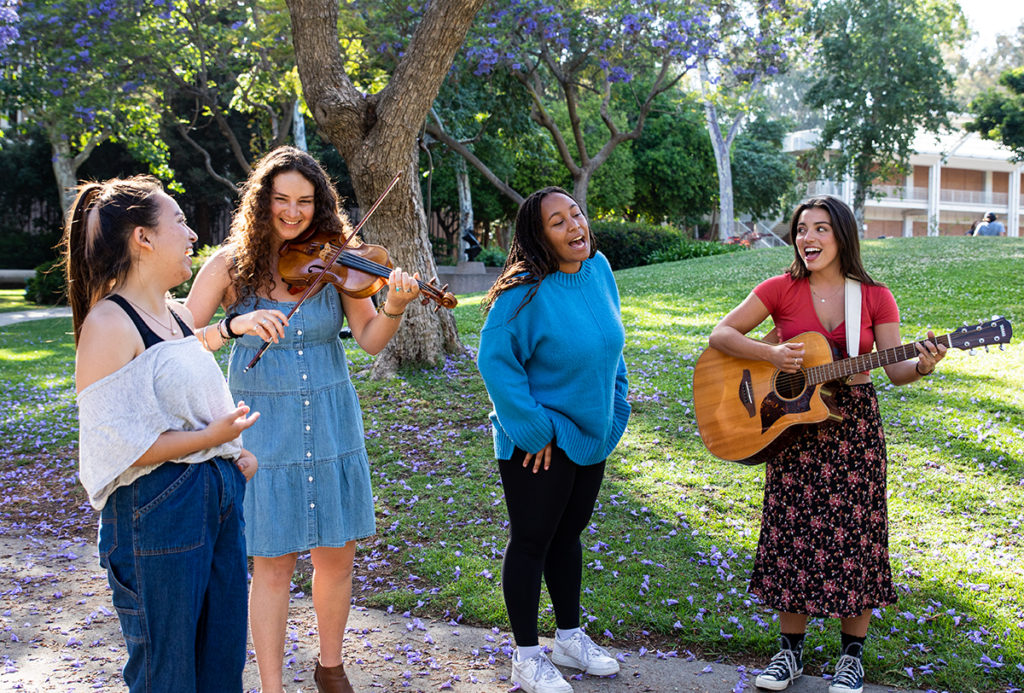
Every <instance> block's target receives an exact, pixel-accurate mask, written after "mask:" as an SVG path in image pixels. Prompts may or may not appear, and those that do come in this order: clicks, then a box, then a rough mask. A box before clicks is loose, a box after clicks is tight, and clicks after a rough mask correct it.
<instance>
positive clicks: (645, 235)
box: [590, 221, 686, 270]
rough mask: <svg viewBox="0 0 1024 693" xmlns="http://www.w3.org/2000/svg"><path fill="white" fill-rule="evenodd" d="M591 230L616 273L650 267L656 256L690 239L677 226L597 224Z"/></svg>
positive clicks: (607, 222)
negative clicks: (630, 268) (628, 269)
mask: <svg viewBox="0 0 1024 693" xmlns="http://www.w3.org/2000/svg"><path fill="white" fill-rule="evenodd" d="M590 228H591V230H592V231H593V232H594V242H595V243H596V244H597V249H598V250H600V251H601V252H602V253H604V254H605V256H606V257H607V258H608V263H609V264H610V265H611V266H612V269H613V270H620V269H626V268H627V267H638V266H640V265H646V264H647V263H648V262H649V261H650V260H649V258H650V257H651V255H652V254H653V253H655V252H657V251H660V250H665V249H667V248H670V247H674V246H676V245H677V244H679V243H680V242H681V241H684V240H686V235H685V234H684V233H683V232H682V231H680V230H679V229H677V228H675V227H673V226H655V225H653V224H643V223H639V222H616V221H594V222H591V224H590Z"/></svg>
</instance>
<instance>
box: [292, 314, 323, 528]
mask: <svg viewBox="0 0 1024 693" xmlns="http://www.w3.org/2000/svg"><path fill="white" fill-rule="evenodd" d="M291 322H292V325H293V326H294V327H295V338H296V344H295V357H296V358H295V361H296V363H297V364H298V379H299V380H298V383H297V388H296V389H297V390H298V391H299V396H300V397H302V424H301V425H302V475H303V477H304V478H305V480H306V484H305V490H306V493H305V504H306V538H307V541H308V542H309V544H311V545H313V544H315V543H316V539H317V531H318V530H317V520H316V504H317V497H316V450H315V449H314V448H315V446H314V445H313V391H312V386H313V380H312V378H311V377H310V369H309V361H308V359H307V358H306V346H307V345H306V337H305V333H306V329H305V324H304V322H303V318H302V308H299V309H298V310H296V311H295V315H293V316H292V320H291Z"/></svg>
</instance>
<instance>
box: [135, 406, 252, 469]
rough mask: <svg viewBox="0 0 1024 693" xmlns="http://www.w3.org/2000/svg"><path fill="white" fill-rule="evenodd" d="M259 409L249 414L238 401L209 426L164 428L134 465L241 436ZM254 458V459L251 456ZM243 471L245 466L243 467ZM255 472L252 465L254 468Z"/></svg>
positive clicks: (174, 458)
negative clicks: (174, 429) (195, 429)
mask: <svg viewBox="0 0 1024 693" xmlns="http://www.w3.org/2000/svg"><path fill="white" fill-rule="evenodd" d="M258 418H260V414H259V412H253V413H252V414H251V415H250V414H249V406H248V405H247V404H245V403H244V402H239V403H238V406H237V407H236V408H235V409H234V410H233V411H231V412H229V413H227V414H225V415H224V416H222V417H220V418H219V419H214V420H213V421H212V422H211V423H210V425H209V426H207V427H206V428H202V429H200V430H198V431H164V432H163V433H161V434H160V436H159V437H158V438H157V439H156V442H154V443H153V444H152V445H151V446H150V447H149V449H148V450H146V452H144V453H142V456H141V457H139V459H137V460H135V462H134V464H132V466H133V467H144V466H146V465H150V464H160V463H161V462H167V461H168V460H176V459H178V458H181V457H185V456H186V455H190V454H192V453H193V452H198V451H199V450H206V449H208V448H215V447H217V446H218V445H223V444H224V443H227V442H228V441H231V440H234V439H235V438H237V437H238V436H240V435H242V431H244V430H245V429H247V428H249V426H252V425H253V424H254V423H256V419H258ZM253 460H255V458H253ZM242 471H243V473H244V471H245V470H244V469H243V470H242ZM253 471H254V472H255V468H254V469H253Z"/></svg>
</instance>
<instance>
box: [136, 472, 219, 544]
mask: <svg viewBox="0 0 1024 693" xmlns="http://www.w3.org/2000/svg"><path fill="white" fill-rule="evenodd" d="M204 467H205V463H200V464H164V465H161V466H160V469H157V470H155V471H153V472H152V473H150V474H147V475H146V476H144V477H141V478H139V479H138V480H136V482H135V484H136V494H137V495H136V499H137V502H138V504H137V505H136V510H135V515H134V523H133V524H134V529H135V546H136V552H137V553H138V555H140V556H146V555H155V554H168V553H182V552H185V551H192V550H194V549H196V548H199V547H200V546H202V545H203V542H204V541H205V534H206V522H205V521H204V518H205V516H206V512H207V504H208V503H209V495H210V484H209V477H208V475H207V474H206V473H205V470H204V469H203V468H204ZM148 498H151V499H152V500H147V499H148Z"/></svg>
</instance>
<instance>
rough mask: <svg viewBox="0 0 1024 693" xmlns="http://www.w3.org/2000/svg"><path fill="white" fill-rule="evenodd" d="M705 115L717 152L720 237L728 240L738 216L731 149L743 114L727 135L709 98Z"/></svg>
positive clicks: (712, 146)
mask: <svg viewBox="0 0 1024 693" xmlns="http://www.w3.org/2000/svg"><path fill="white" fill-rule="evenodd" d="M704 117H705V120H706V121H707V126H708V134H709V135H711V148H712V149H713V150H714V152H715V168H716V169H717V171H718V219H719V222H718V239H719V240H721V241H725V240H728V239H729V238H731V237H732V236H733V222H734V221H735V218H736V212H735V206H734V204H733V193H732V160H731V158H730V151H729V150H730V149H732V142H733V140H734V139H735V138H736V133H737V132H738V131H739V125H740V122H741V121H742V116H738V117H737V118H736V119H735V120H734V121H733V123H732V126H731V127H730V128H729V134H728V135H727V136H723V135H722V127H721V124H720V123H719V122H718V109H717V108H716V107H715V105H714V104H713V103H711V101H709V100H705V101H704Z"/></svg>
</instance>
